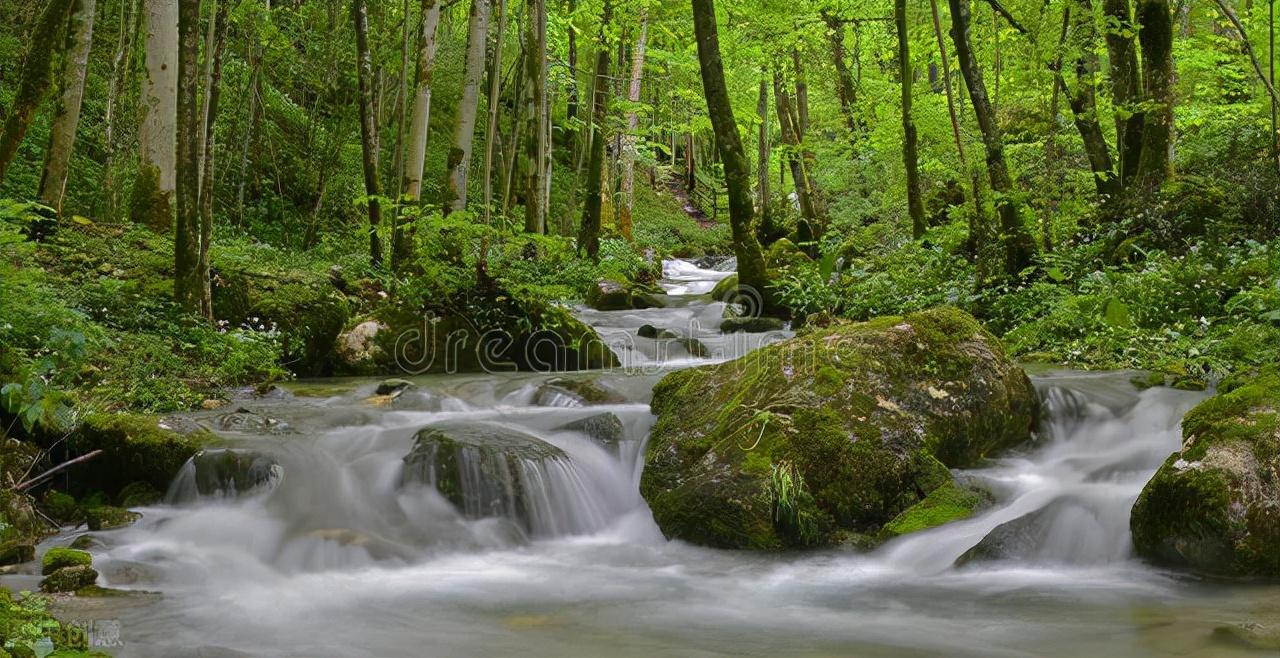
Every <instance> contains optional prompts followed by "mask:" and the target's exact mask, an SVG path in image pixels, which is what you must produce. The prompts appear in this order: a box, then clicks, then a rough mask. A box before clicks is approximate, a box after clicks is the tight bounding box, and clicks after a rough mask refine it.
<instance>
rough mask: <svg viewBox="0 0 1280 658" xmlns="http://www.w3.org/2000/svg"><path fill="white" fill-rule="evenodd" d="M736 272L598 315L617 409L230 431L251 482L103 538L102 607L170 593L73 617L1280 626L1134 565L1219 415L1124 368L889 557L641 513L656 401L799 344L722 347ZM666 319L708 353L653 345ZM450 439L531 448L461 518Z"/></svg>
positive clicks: (516, 635) (895, 626)
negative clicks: (722, 324) (1152, 520)
mask: <svg viewBox="0 0 1280 658" xmlns="http://www.w3.org/2000/svg"><path fill="white" fill-rule="evenodd" d="M731 267H732V265H731V264H729V265H727V266H725V265H722V266H721V267H720V268H718V269H717V268H711V269H702V268H698V267H695V266H693V265H692V264H689V263H684V262H674V263H668V264H667V279H668V280H667V281H665V282H664V286H665V287H666V289H667V291H668V293H669V294H671V295H672V297H671V302H670V306H669V307H666V308H660V309H649V310H643V311H616V312H598V311H589V310H584V311H582V312H581V316H582V317H583V318H584V319H585V320H587V321H588V322H590V323H592V324H593V325H595V326H596V327H598V328H599V330H600V332H601V334H602V336H603V337H604V338H606V340H611V341H613V342H615V343H617V344H618V351H619V352H620V353H621V355H622V356H623V357H624V360H625V361H626V362H627V364H628V365H629V366H630V368H629V369H627V370H626V371H619V372H608V373H592V374H590V375H577V376H578V377H582V376H589V377H591V378H593V379H595V380H596V381H597V382H598V384H599V385H600V386H602V387H604V389H605V390H607V391H608V392H609V394H610V395H609V400H608V401H607V402H606V403H605V404H597V405H590V406H583V405H582V400H581V399H580V398H579V397H578V396H576V395H574V394H573V393H572V391H570V390H569V388H567V387H566V386H564V385H563V384H564V382H554V381H551V380H555V379H556V378H557V377H559V376H552V375H531V374H502V375H451V376H438V377H432V376H429V377H420V378H416V379H415V383H416V384H417V385H416V387H415V388H413V389H410V390H408V391H407V392H405V393H404V394H402V395H401V396H400V397H398V398H396V399H395V400H394V401H393V402H392V403H391V404H390V405H387V406H375V405H372V404H370V402H369V401H368V400H367V398H368V397H369V396H370V395H371V394H372V389H373V387H374V382H365V381H348V382H336V383H334V382H327V383H324V384H323V385H318V386H299V387H298V388H297V389H296V391H297V394H298V395H297V397H295V398H290V399H285V400H280V401H274V402H272V401H261V402H259V403H256V406H253V407H252V410H253V411H254V412H255V413H256V414H261V415H265V416H271V417H273V418H275V419H277V420H278V421H279V422H276V423H272V424H271V426H270V427H271V429H270V431H267V432H250V431H243V429H244V428H242V427H241V428H240V429H241V431H225V432H223V434H224V435H225V438H226V440H227V444H228V445H227V448H226V450H227V452H225V453H218V454H216V455H214V457H218V458H221V459H223V460H231V461H235V462H236V463H240V464H245V465H247V468H244V469H241V470H240V471H237V472H238V473H239V475H238V476H234V477H233V476H231V475H228V474H227V472H226V471H219V470H217V467H216V463H218V462H217V460H216V459H215V460H213V461H211V462H210V463H209V464H205V465H202V464H201V463H192V464H190V465H189V466H188V468H187V469H185V470H184V472H183V473H182V474H181V475H180V476H179V477H178V479H177V481H176V482H175V483H174V485H173V487H172V489H171V491H170V492H169V498H168V502H167V503H166V504H164V505H157V506H155V507H149V508H144V509H142V510H141V512H142V513H143V517H142V520H141V521H139V522H138V523H137V524H135V525H133V526H131V527H129V528H125V529H122V530H118V531H113V532H106V533H97V534H98V536H99V537H100V538H101V541H102V546H100V547H99V548H97V549H95V551H94V552H95V564H96V565H97V566H98V567H99V569H100V571H101V572H102V580H101V584H103V585H108V586H111V587H117V588H125V589H132V590H145V591H151V592H159V593H160V595H159V596H138V597H124V598H120V599H104V600H97V601H94V602H92V603H91V604H89V603H86V604H80V603H77V604H72V605H76V606H80V607H72V608H70V609H69V610H68V611H67V612H66V613H65V614H66V615H67V616H71V617H78V618H86V619H99V620H112V622H113V623H114V622H115V621H118V622H119V627H120V629H121V632H122V636H121V639H122V640H123V642H124V644H123V646H122V647H120V648H118V649H116V652H117V653H118V654H119V655H130V656H165V657H171V656H173V657H177V656H259V655H262V656H366V655H368V656H419V655H424V656H425V655H432V656H435V655H447V656H457V655H464V656H469V655H485V656H487V655H538V656H551V655H556V656H560V655H577V656H612V655H620V656H632V655H634V656H650V655H672V656H702V655H759V656H774V655H815V656H818V655H824V656H825V655H859V656H935V655H947V656H952V655H954V656H1091V657H1095V656H1108V657H1109V656H1157V655H1183V656H1219V655H1223V656H1226V655H1249V654H1248V649H1246V648H1245V647H1244V646H1243V645H1236V644H1232V643H1230V642H1228V641H1224V640H1223V639H1222V638H1221V636H1219V635H1215V634H1214V632H1213V631H1214V629H1215V628H1216V627H1218V626H1222V625H1230V624H1241V623H1246V624H1247V623H1262V624H1273V625H1274V624H1277V623H1280V587H1276V586H1274V585H1254V586H1245V585H1233V584H1226V583H1217V582H1206V581H1201V580H1197V579H1194V578H1191V577H1188V576H1184V575H1177V574H1171V573H1166V572H1162V571H1159V570H1156V569H1154V568H1152V567H1149V566H1146V565H1144V564H1143V563H1141V562H1139V561H1137V560H1136V559H1135V558H1134V557H1133V556H1132V555H1131V549H1130V543H1129V533H1128V516H1129V509H1130V507H1131V506H1132V503H1133V501H1134V499H1135V498H1136V496H1137V495H1138V492H1139V491H1140V489H1141V487H1142V484H1143V483H1144V482H1145V480H1146V479H1147V478H1148V477H1149V476H1150V475H1151V473H1152V472H1154V470H1155V468H1156V467H1157V466H1158V465H1159V464H1160V463H1161V462H1162V461H1163V460H1164V458H1165V457H1166V456H1167V455H1168V454H1169V453H1170V452H1172V451H1174V450H1175V449H1176V448H1177V447H1178V444H1179V432H1178V423H1179V419H1180V418H1181V416H1182V414H1183V413H1184V412H1185V411H1186V410H1187V409H1189V408H1190V407H1191V406H1192V405H1194V404H1195V403H1196V402H1197V401H1198V400H1200V399H1201V398H1202V394H1196V393H1187V392H1180V391H1174V390H1171V389H1164V388H1159V389H1151V390H1148V391H1144V392H1139V391H1137V390H1135V389H1134V388H1133V387H1132V386H1131V385H1129V384H1128V376H1127V375H1126V374H1125V373H1112V374H1082V373H1073V372H1045V373H1041V374H1039V375H1038V376H1036V377H1034V379H1035V382H1036V385H1037V387H1038V388H1039V389H1040V391H1041V392H1042V395H1043V396H1044V398H1045V400H1046V402H1047V405H1046V406H1047V420H1046V422H1045V423H1044V426H1043V428H1042V430H1041V432H1040V433H1039V435H1038V436H1037V437H1036V439H1035V440H1034V441H1033V442H1032V443H1031V444H1029V445H1027V446H1025V447H1024V449H1022V450H1021V451H1019V452H1017V453H1016V454H1010V455H1007V456H1005V457H1003V458H1001V459H999V460H996V461H994V462H993V463H991V464H990V465H988V466H986V467H984V468H982V469H976V470H971V471H967V472H962V473H959V474H958V476H959V477H962V478H972V479H974V480H977V481H979V482H981V483H982V484H984V485H985V486H986V487H987V488H988V489H990V490H991V491H992V492H993V493H994V494H995V499H996V502H995V503H994V504H993V505H992V506H991V507H990V509H988V510H987V511H986V512H984V513H981V514H979V515H978V516H976V517H974V518H972V519H970V520H967V521H963V522H958V523H953V524H949V525H946V526H942V527H940V528H936V529H934V530H931V531H926V532H923V533H918V534H915V535H909V536H907V537H903V538H900V539H899V540H897V541H895V542H892V543H890V544H888V545H886V546H884V547H882V548H881V549H879V550H877V551H875V552H873V553H870V554H865V555H860V554H852V553H847V552H817V553H800V554H790V555H759V554H751V553H741V552H726V551H716V550H709V549H702V548H698V547H693V546H689V545H686V544H682V543H679V542H669V541H666V540H665V539H664V538H663V536H662V534H661V532H660V531H659V530H658V528H657V527H656V526H655V524H654V522H653V519H652V516H651V515H650V513H649V511H648V508H647V507H646V505H645V503H644V501H643V499H642V498H641V497H640V495H639V493H638V482H639V477H640V472H641V468H642V465H643V457H642V455H643V448H644V441H645V438H646V436H647V433H648V430H649V428H650V426H651V425H652V423H653V417H652V416H651V415H650V414H649V409H648V399H649V391H650V389H651V387H652V386H653V384H654V383H655V382H656V381H657V380H658V379H659V378H660V377H661V376H662V374H663V373H664V372H665V371H667V370H669V369H671V368H676V367H682V366H686V365H690V364H694V363H699V362H707V361H709V360H713V359H723V358H731V357H733V356H737V355H740V354H742V353H744V352H745V351H746V350H749V349H753V348H754V347H757V346H758V345H759V344H761V343H762V342H767V341H770V340H776V339H779V338H782V337H785V336H786V333H785V332H782V333H779V334H777V335H751V336H747V335H742V334H738V335H734V336H721V335H720V334H719V333H718V331H717V326H718V323H719V318H720V317H721V312H722V310H723V304H721V303H718V302H714V301H711V300H708V299H706V297H705V296H699V295H701V294H702V293H705V292H707V291H708V290H710V288H711V287H712V286H713V285H714V283H715V282H716V281H717V280H719V279H720V278H722V277H724V276H726V275H727V274H728V272H727V271H726V270H727V269H729V268H731ZM645 324H650V325H653V326H654V327H656V328H659V329H670V330H673V331H674V332H676V333H677V334H679V335H681V336H686V337H687V336H693V337H697V338H699V339H700V340H701V341H702V342H703V343H704V344H705V346H706V347H707V348H708V349H707V350H706V352H705V356H698V355H695V354H693V353H691V352H690V351H688V350H681V349H680V348H679V346H678V345H677V346H672V345H670V343H672V341H669V340H668V341H663V340H652V339H643V338H638V337H637V335H636V334H637V332H638V331H639V329H640V327H641V326H642V325H645ZM548 382H550V385H548ZM601 412H609V413H612V414H614V416H616V419H617V421H618V422H617V423H614V424H613V425H611V426H612V427H613V428H614V429H615V430H618V429H619V425H620V431H615V432H614V433H613V435H612V437H611V439H610V440H606V441H602V440H600V438H599V437H598V436H597V437H595V438H593V437H592V436H589V434H591V433H592V432H591V430H589V429H587V428H588V427H591V426H590V425H587V424H585V423H579V422H577V421H585V420H587V419H590V418H592V417H598V415H599V414H600V413H601ZM610 422H612V421H610ZM232 426H233V427H239V426H236V425H232ZM426 426H432V427H437V428H468V427H471V428H475V427H479V428H482V429H483V428H487V430H486V431H492V432H500V433H507V434H510V435H511V436H514V437H525V438H524V439H521V438H517V439H514V440H516V441H520V440H526V439H532V440H531V441H529V445H530V446H532V447H528V448H522V449H521V450H518V451H515V452H513V453H511V454H510V455H506V456H499V457H495V456H494V455H493V454H491V453H487V452H486V451H485V448H484V446H483V445H479V444H478V445H477V446H472V447H470V448H467V449H465V450H463V451H461V452H459V453H457V454H458V455H459V456H458V457H457V461H458V464H459V465H461V466H462V468H460V469H459V470H460V471H461V472H463V473H464V475H463V477H461V478H460V479H459V482H460V483H461V484H460V487H461V489H462V491H461V493H460V495H461V498H460V499H459V500H460V501H461V503H462V505H461V508H462V510H463V511H462V512H459V508H458V506H455V505H454V504H451V502H450V501H449V500H447V499H446V497H445V496H442V495H441V494H440V493H439V492H438V491H437V488H436V487H433V486H431V485H432V484H433V483H435V484H440V483H441V481H440V480H439V479H438V478H439V477H440V473H441V472H442V471H441V470H440V464H441V463H442V462H441V461H440V460H442V459H444V457H443V455H444V454H445V453H443V452H441V450H442V448H440V447H439V446H438V445H434V444H433V445H432V446H430V447H429V449H427V450H425V451H424V452H419V451H417V450H415V433H416V432H417V431H418V430H419V429H421V428H423V427H426ZM539 440H540V441H539ZM543 442H545V443H543ZM548 444H549V446H551V447H548ZM411 453H413V454H416V455H419V456H420V457H421V458H420V459H418V460H416V461H415V460H412V459H411V460H410V461H409V462H406V460H405V458H406V456H407V455H410V454H411ZM210 464H213V465H210ZM415 469H416V470H415ZM441 489H442V490H446V489H449V487H445V486H443V485H441ZM66 539H67V536H66V535H64V536H63V537H61V538H59V539H58V540H57V541H65V540H66Z"/></svg>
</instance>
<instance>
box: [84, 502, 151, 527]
mask: <svg viewBox="0 0 1280 658" xmlns="http://www.w3.org/2000/svg"><path fill="white" fill-rule="evenodd" d="M84 516H85V521H86V522H87V523H88V525H89V529H90V530H93V531H95V532H96V531H98V530H112V529H115V528H123V527H125V526H127V525H129V524H131V523H133V522H134V521H137V520H138V517H139V515H138V513H137V512H130V511H129V510H127V509H124V508H122V507H114V506H111V505H96V506H93V507H88V508H85V511H84Z"/></svg>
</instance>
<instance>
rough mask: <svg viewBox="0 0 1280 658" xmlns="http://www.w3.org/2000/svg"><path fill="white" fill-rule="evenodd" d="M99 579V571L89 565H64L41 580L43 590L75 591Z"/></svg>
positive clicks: (53, 591)
mask: <svg viewBox="0 0 1280 658" xmlns="http://www.w3.org/2000/svg"><path fill="white" fill-rule="evenodd" d="M97 580H98V572H97V571H96V570H94V568H93V567H91V566H88V565H83V564H82V565H76V566H72V567H63V568H61V569H58V570H57V571H54V572H53V573H51V574H49V575H47V576H45V577H44V578H43V579H41V580H40V590H41V591H43V592H49V593H55V592H74V591H76V590H78V589H81V588H83V587H89V586H90V585H92V584H94V583H95V582H97Z"/></svg>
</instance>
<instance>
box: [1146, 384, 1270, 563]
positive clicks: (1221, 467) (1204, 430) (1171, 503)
mask: <svg viewBox="0 0 1280 658" xmlns="http://www.w3.org/2000/svg"><path fill="white" fill-rule="evenodd" d="M1182 436H1183V443H1182V449H1181V450H1179V451H1178V452H1176V453H1174V454H1172V455H1170V456H1169V458H1168V459H1167V460H1166V461H1165V463H1164V464H1163V465H1162V466H1161V467H1160V470H1158V471H1156V474H1155V476H1154V477H1153V478H1152V479H1151V481H1150V482H1148V483H1147V485H1146V486H1145V487H1144V488H1143V490H1142V494H1141V495H1139V496H1138V501H1137V503H1136V504H1135V505H1134V507H1133V515H1132V516H1131V517H1130V529H1131V530H1132V531H1133V543H1134V547H1135V548H1136V549H1137V551H1138V553H1139V554H1140V555H1142V556H1144V557H1147V558H1149V559H1151V560H1154V561H1157V562H1161V563H1164V564H1169V565H1173V566H1179V567H1186V568H1190V569H1193V570H1195V571H1198V572H1201V573H1206V574H1214V575H1223V576H1262V577H1270V578H1275V577H1280V373H1277V372H1275V371H1272V372H1268V373H1265V374H1263V375H1260V376H1259V377H1258V378H1257V379H1255V380H1254V381H1253V382H1252V383H1250V384H1247V385H1243V386H1240V387H1238V388H1236V389H1235V390H1233V391H1231V392H1230V393H1223V394H1220V395H1217V396H1215V397H1212V398H1209V399H1208V400H1205V401H1204V402H1201V403H1200V404H1199V405H1197V406H1196V407H1195V408H1194V409H1192V410H1191V411H1190V412H1189V413H1188V414H1187V415H1186V417H1185V418H1183V421H1182Z"/></svg>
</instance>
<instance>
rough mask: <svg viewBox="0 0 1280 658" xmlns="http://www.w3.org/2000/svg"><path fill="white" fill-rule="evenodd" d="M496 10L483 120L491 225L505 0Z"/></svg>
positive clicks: (486, 210) (486, 217)
mask: <svg viewBox="0 0 1280 658" xmlns="http://www.w3.org/2000/svg"><path fill="white" fill-rule="evenodd" d="M495 2H496V3H497V5H498V6H497V10H498V30H497V33H496V34H495V35H494V39H493V42H494V46H493V61H492V62H490V65H489V116H488V118H487V119H486V120H485V126H484V128H485V136H484V179H483V182H484V223H485V226H492V225H493V158H494V152H493V149H494V146H495V142H496V141H497V140H498V137H499V130H498V96H500V95H501V91H502V38H503V37H504V36H505V33H506V31H507V3H506V0H495Z"/></svg>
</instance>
